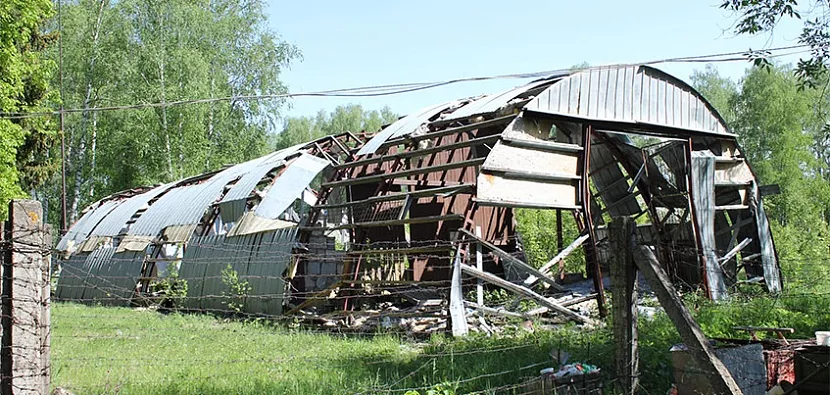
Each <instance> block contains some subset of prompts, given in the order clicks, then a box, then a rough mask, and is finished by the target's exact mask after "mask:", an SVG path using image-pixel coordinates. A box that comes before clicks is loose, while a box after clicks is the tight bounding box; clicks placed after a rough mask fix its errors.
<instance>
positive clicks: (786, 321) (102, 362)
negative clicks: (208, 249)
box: [52, 292, 830, 394]
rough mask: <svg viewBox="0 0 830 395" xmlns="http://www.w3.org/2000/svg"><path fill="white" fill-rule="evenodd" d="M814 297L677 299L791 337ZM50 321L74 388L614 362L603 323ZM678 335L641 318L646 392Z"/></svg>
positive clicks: (407, 380)
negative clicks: (398, 328) (338, 325)
mask: <svg viewBox="0 0 830 395" xmlns="http://www.w3.org/2000/svg"><path fill="white" fill-rule="evenodd" d="M822 295H823V294H819V295H815V294H813V293H809V292H790V293H789V294H788V296H782V297H768V296H759V297H756V298H753V299H749V298H745V299H739V298H736V299H734V300H732V301H730V302H729V303H718V304H714V303H711V302H707V301H702V300H695V299H694V298H693V297H687V301H688V303H689V305H690V307H692V308H695V307H696V308H695V316H696V318H697V320H698V323H699V324H700V326H701V328H702V329H703V330H704V331H705V332H706V334H707V335H708V336H710V337H731V338H747V334H746V333H741V332H735V331H733V330H732V329H731V328H732V327H733V326H736V325H758V326H789V327H793V328H795V329H796V334H795V335H794V336H793V338H809V337H812V336H813V331H815V330H817V329H826V328H830V314H827V311H830V298H826V297H823V296H822ZM52 324H53V326H52V375H53V380H52V381H53V385H56V386H61V387H65V388H68V389H70V390H72V391H73V392H74V393H76V394H100V393H106V394H115V393H118V394H226V393H235V394H261V393H275V394H277V393H279V394H283V393H285V394H352V393H398V394H403V393H404V391H403V390H404V389H407V388H421V389H423V388H426V387H429V386H432V385H436V384H442V383H444V384H446V383H449V384H452V385H453V386H457V388H458V393H468V392H472V391H482V390H487V389H494V388H498V387H501V386H509V385H512V384H516V383H519V382H521V381H522V380H523V379H524V378H528V377H533V376H536V375H537V374H538V371H539V369H541V368H543V367H548V366H551V365H550V363H547V362H548V361H549V356H548V353H549V352H550V350H551V349H552V348H558V349H562V350H566V351H568V352H570V353H571V354H572V359H571V360H573V361H582V362H588V363H592V364H595V365H598V366H600V367H601V368H602V369H603V375H604V377H605V379H606V380H609V381H610V379H611V378H612V377H611V375H612V374H611V373H612V370H613V364H612V363H613V339H612V338H611V334H610V330H609V329H608V328H605V329H598V330H592V331H588V330H584V329H580V328H578V327H572V326H568V327H564V328H561V329H557V330H553V331H542V330H537V331H535V332H533V333H529V332H526V331H524V330H517V331H515V332H514V333H511V334H509V335H508V336H502V337H497V338H488V337H484V336H470V337H468V338H465V339H460V340H457V339H452V338H449V337H446V336H443V335H436V336H433V337H432V338H431V339H429V340H427V341H421V342H416V341H415V340H412V339H407V338H404V337H401V336H399V335H394V334H374V335H366V336H355V335H352V336H346V335H342V334H340V335H338V334H334V333H329V332H319V331H317V332H314V331H311V330H304V329H291V328H290V327H288V326H286V325H281V324H270V323H262V322H248V323H243V322H227V321H223V320H221V319H219V318H216V317H213V316H208V315H181V314H168V315H165V314H160V313H157V312H154V311H148V310H144V311H141V310H135V309H127V308H109V307H90V306H83V305H77V304H67V303H56V304H54V305H53V308H52ZM678 342H680V339H679V336H678V335H677V332H676V330H675V329H674V327H673V325H672V323H671V322H670V321H669V319H668V318H667V317H666V316H665V315H663V314H658V315H657V316H656V318H655V319H653V320H645V319H642V320H641V322H640V367H641V383H642V384H643V386H644V387H645V388H646V389H647V390H648V391H649V392H652V393H663V392H664V391H665V390H666V389H667V388H668V387H669V385H670V384H671V382H672V367H671V362H670V355H669V352H668V350H669V348H670V347H671V346H672V345H673V344H676V343H678ZM382 390H394V391H392V392H384V391H382ZM422 393H425V391H422Z"/></svg>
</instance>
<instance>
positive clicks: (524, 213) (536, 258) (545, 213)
mask: <svg viewBox="0 0 830 395" xmlns="http://www.w3.org/2000/svg"><path fill="white" fill-rule="evenodd" d="M514 213H515V215H516V230H517V232H518V233H519V235H521V238H522V245H523V247H524V252H525V255H526V256H527V259H528V263H530V265H531V266H533V267H537V268H538V267H540V266H542V265H544V264H545V263H547V262H548V261H549V260H551V259H552V258H553V257H555V256H556V254H558V253H559V251H558V249H557V245H556V242H557V241H556V211H555V210H536V209H516V210H515V211H514ZM562 237H563V242H564V246H563V248H564V247H566V246H567V245H568V244H570V243H571V242H572V241H573V240H574V239H576V238H577V237H579V230H578V229H577V228H576V222H575V221H574V219H573V216H572V215H571V214H570V212H568V211H562ZM565 273H583V274H584V273H585V253H584V251H583V250H582V249H581V248H578V249H576V250H574V252H572V253H571V254H570V255H568V257H567V258H565Z"/></svg>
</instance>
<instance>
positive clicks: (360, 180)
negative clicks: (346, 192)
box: [322, 158, 485, 188]
mask: <svg viewBox="0 0 830 395" xmlns="http://www.w3.org/2000/svg"><path fill="white" fill-rule="evenodd" d="M484 159H485V158H476V159H470V160H463V161H459V162H453V163H445V164H441V165H435V166H427V167H418V168H414V169H407V170H402V171H398V172H394V173H381V174H373V175H365V176H358V177H355V178H347V179H344V180H338V181H332V182H326V183H323V185H322V187H323V188H331V187H337V186H345V185H359V184H370V183H373V182H377V181H383V180H388V179H391V178H402V177H408V176H414V175H418V174H426V173H434V172H438V171H444V170H451V169H458V168H463V167H472V166H480V165H481V164H483V163H484Z"/></svg>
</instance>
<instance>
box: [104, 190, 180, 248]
mask: <svg viewBox="0 0 830 395" xmlns="http://www.w3.org/2000/svg"><path fill="white" fill-rule="evenodd" d="M171 186H173V184H166V185H161V186H158V187H155V188H153V189H151V190H149V191H147V192H144V193H142V194H139V195H135V196H132V197H130V198H127V199H125V200H123V201H122V202H121V204H119V205H118V206H117V207H115V208H114V209H113V210H112V211H110V212H109V214H107V216H105V217H104V218H103V219H101V222H99V223H98V226H96V227H95V228H94V229H93V230H92V232H91V233H90V236H116V235H118V234H119V233H121V230H123V229H124V227H125V226H126V225H127V221H129V220H130V218H132V217H133V215H135V213H136V212H137V211H138V210H141V209H142V208H144V207H145V206H146V205H147V203H148V202H149V201H150V200H153V199H154V198H155V197H156V196H158V195H160V194H162V193H164V192H165V191H166V190H167V189H169V188H170V187H171Z"/></svg>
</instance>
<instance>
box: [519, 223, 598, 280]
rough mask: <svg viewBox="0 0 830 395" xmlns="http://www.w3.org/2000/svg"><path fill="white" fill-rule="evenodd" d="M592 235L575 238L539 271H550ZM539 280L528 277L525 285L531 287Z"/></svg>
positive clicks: (545, 272)
mask: <svg viewBox="0 0 830 395" xmlns="http://www.w3.org/2000/svg"><path fill="white" fill-rule="evenodd" d="M590 237H591V235H590V234H588V233H586V234H584V235H581V236H579V237H577V238H576V240H574V241H573V242H571V244H570V245H568V246H567V247H565V249H564V250H562V252H560V253H558V254H556V256H555V257H553V259H551V260H550V261H548V263H546V264H544V265H542V267H540V268H539V272H540V273H542V274H547V273H548V272H549V271H550V268H552V267H553V266H554V265H556V264H557V263H558V262H560V261H563V260H564V259H565V258H566V257H567V256H568V255H570V254H571V253H572V252H573V251H574V250H575V249H577V248H579V246H581V245H582V243H584V242H585V240H588V239H589V238H590ZM537 281H539V279H538V278H534V277H528V278H527V280H525V285H526V286H528V287H529V286H532V285H533V284H536V282H537Z"/></svg>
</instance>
